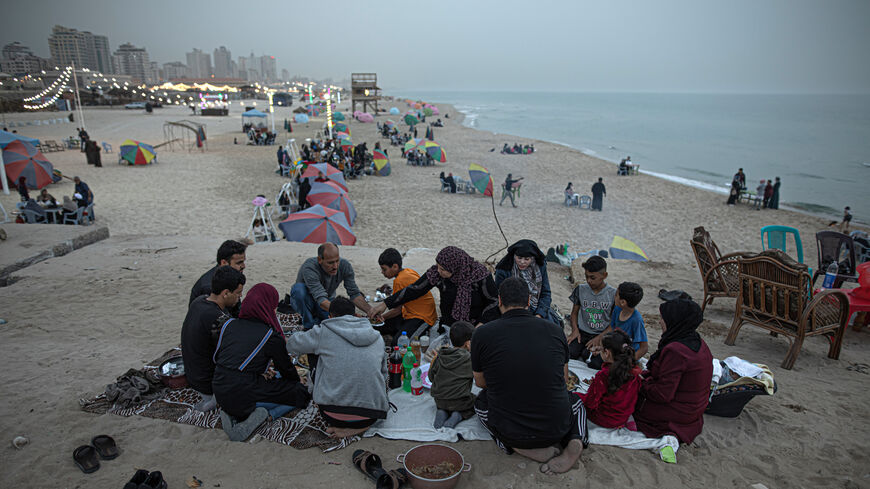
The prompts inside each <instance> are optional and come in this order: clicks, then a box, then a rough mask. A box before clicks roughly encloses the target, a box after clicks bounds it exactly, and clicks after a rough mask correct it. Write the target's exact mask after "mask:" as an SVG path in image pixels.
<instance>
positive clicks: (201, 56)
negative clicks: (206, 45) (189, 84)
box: [187, 48, 213, 78]
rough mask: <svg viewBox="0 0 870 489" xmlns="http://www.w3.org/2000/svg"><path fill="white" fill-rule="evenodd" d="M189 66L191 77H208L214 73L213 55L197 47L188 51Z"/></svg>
mask: <svg viewBox="0 0 870 489" xmlns="http://www.w3.org/2000/svg"><path fill="white" fill-rule="evenodd" d="M187 68H188V69H189V70H190V77H191V78H208V77H210V76H211V75H212V73H213V72H212V69H211V56H209V54H208V53H204V52H202V51H201V50H199V49H197V48H193V51H191V52H189V53H187Z"/></svg>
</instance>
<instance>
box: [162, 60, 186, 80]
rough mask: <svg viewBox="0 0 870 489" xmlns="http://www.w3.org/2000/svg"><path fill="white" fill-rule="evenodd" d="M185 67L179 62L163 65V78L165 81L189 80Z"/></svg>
mask: <svg viewBox="0 0 870 489" xmlns="http://www.w3.org/2000/svg"><path fill="white" fill-rule="evenodd" d="M187 71H188V70H187V65H186V64H184V63H182V62H181V61H172V62H170V63H163V78H164V79H166V80H180V79H182V78H189V76H188V72H187Z"/></svg>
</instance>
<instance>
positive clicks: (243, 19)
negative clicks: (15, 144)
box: [0, 0, 870, 93]
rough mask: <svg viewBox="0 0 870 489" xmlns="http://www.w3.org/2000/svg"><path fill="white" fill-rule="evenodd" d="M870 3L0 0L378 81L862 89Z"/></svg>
mask: <svg viewBox="0 0 870 489" xmlns="http://www.w3.org/2000/svg"><path fill="white" fill-rule="evenodd" d="M868 20H870V1H867V0H778V1H766V0H727V1H718V0H717V1H712V0H711V1H708V0H686V1H672V0H601V1H595V2H591V1H581V0H564V1H559V2H556V1H546V0H536V1H529V0H524V1H513V0H491V1H490V0H460V1H454V0H438V1H431V0H430V1H425V2H422V1H418V0H404V1H393V0H370V1H361V0H332V1H327V2H317V1H309V2H298V1H286V0H285V1H269V0H256V1H238V0H233V1H226V0H211V1H208V2H187V1H181V2H179V1H173V2H169V1H164V0H152V1H149V2H132V1H129V0H113V1H98V0H74V1H73V0H55V1H49V0H24V1H15V2H12V1H10V2H9V4H8V5H7V6H6V7H5V8H4V15H3V16H2V19H0V42H2V44H6V43H7V42H11V41H20V42H22V43H23V44H25V45H27V46H29V47H30V48H32V49H33V51H34V52H35V53H36V54H38V55H40V56H46V57H47V56H48V55H49V52H48V42H47V38H48V36H49V34H50V32H51V27H52V26H53V25H55V24H60V25H63V26H66V27H72V28H76V29H79V30H89V31H91V32H93V33H95V34H103V35H107V36H108V37H109V44H110V47H111V48H112V50H113V51H114V50H115V49H116V48H117V47H118V45H120V44H122V43H124V42H131V43H133V44H134V45H136V46H140V47H145V48H146V49H147V50H148V52H149V54H150V56H151V60H152V61H157V62H159V63H161V64H162V63H165V62H169V61H182V62H184V61H185V53H186V52H187V51H190V50H191V48H193V47H198V48H200V49H203V50H204V51H206V52H209V53H212V52H213V50H214V48H215V47H217V46H220V45H224V46H226V47H227V48H228V49H230V50H231V51H232V54H233V58H234V59H237V58H238V57H239V56H242V55H248V54H250V53H251V51H253V52H254V53H255V54H256V55H261V54H270V55H274V56H276V57H277V59H278V72H279V74H280V71H281V69H282V68H286V69H287V70H288V71H289V72H290V73H291V75H297V74H298V75H302V76H310V77H314V78H325V77H332V78H334V79H335V80H341V79H345V78H349V76H350V73H351V72H369V71H371V72H377V73H378V79H379V84H380V85H381V87H382V88H385V89H387V90H389V89H394V90H403V91H405V90H412V89H427V90H463V89H467V90H479V89H489V90H547V91H550V90H558V91H654V92H798V93H801V92H810V93H829V92H861V93H868V92H870V28H868V25H867V23H868Z"/></svg>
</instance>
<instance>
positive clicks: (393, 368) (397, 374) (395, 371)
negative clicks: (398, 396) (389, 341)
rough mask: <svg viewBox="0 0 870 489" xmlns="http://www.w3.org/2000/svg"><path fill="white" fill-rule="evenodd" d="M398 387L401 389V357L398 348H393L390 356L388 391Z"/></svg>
mask: <svg viewBox="0 0 870 489" xmlns="http://www.w3.org/2000/svg"><path fill="white" fill-rule="evenodd" d="M400 387H402V355H400V354H399V347H398V346H394V347H393V352H392V353H391V354H390V389H398V388H400Z"/></svg>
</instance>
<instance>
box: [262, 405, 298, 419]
mask: <svg viewBox="0 0 870 489" xmlns="http://www.w3.org/2000/svg"><path fill="white" fill-rule="evenodd" d="M257 407H261V408H265V409H266V411H269V416H272V419H278V418H280V417H281V416H284V415H285V414H287V413H289V412H290V411H292V410H293V406H286V405H284V404H275V403H274V402H258V403H257Z"/></svg>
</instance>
